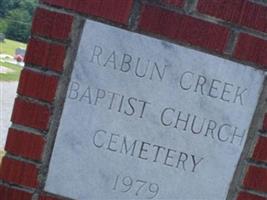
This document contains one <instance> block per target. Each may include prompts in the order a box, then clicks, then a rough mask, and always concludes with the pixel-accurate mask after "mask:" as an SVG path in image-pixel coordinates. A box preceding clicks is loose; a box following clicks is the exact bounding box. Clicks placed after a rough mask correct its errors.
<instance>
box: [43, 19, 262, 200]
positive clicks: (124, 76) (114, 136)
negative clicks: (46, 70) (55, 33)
mask: <svg viewBox="0 0 267 200" xmlns="http://www.w3.org/2000/svg"><path fill="white" fill-rule="evenodd" d="M263 79H264V73H263V72H262V71H258V70H255V69H252V68H250V67H248V66H245V65H241V64H238V63H235V62H232V61H229V60H225V59H222V58H219V57H216V56H213V55H209V54H206V53H202V52H198V51H195V50H192V49H188V48H185V47H182V46H178V45H174V44H172V43H168V42H165V41H161V40H157V39H153V38H150V37H146V36H143V35H140V34H136V33H131V32H128V31H125V30H122V29H119V28H115V27H112V26H108V25H104V24H101V23H97V22H94V21H90V20H88V21H87V22H86V24H85V27H84V30H83V34H82V38H81V42H80V46H79V50H78V55H77V58H76V61H75V66H74V70H73V73H72V77H71V82H70V84H69V88H68V93H67V97H66V101H65V106H64V109H63V113H62V117H61V121H60V125H59V129H58V133H57V138H56V143H55V147H54V150H53V154H52V159H51V163H50V166H49V173H48V178H47V182H46V185H45V190H46V191H48V192H51V193H54V194H59V195H62V196H65V197H69V198H72V199H78V200H115V199H116V200H129V199H161V200H215V199H216V200H223V199H226V196H227V192H228V189H229V185H230V182H231V180H232V178H233V174H234V171H235V168H236V166H237V163H238V160H239V157H240V154H241V152H242V149H243V147H244V143H245V141H246V137H247V133H248V129H249V127H250V123H251V120H252V117H253V114H254V112H255V108H256V105H257V101H258V98H259V94H260V92H261V88H262V84H263Z"/></svg>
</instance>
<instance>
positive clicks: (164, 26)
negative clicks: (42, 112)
mask: <svg viewBox="0 0 267 200" xmlns="http://www.w3.org/2000/svg"><path fill="white" fill-rule="evenodd" d="M139 29H140V30H142V31H145V32H150V33H155V34H159V35H162V36H165V37H167V38H170V39H172V40H175V41H182V42H184V43H189V44H192V45H196V46H200V47H202V48H206V49H209V50H213V51H216V52H219V53H222V52H223V51H224V49H225V46H226V42H227V39H228V35H229V31H228V29H226V28H224V27H222V26H219V25H216V24H212V23H209V22H205V21H202V20H199V19H196V18H193V17H189V16H185V15H181V14H177V13H174V12H171V11H167V10H163V9H161V8H159V7H154V6H150V5H146V6H144V7H143V9H142V13H141V19H140V24H139Z"/></svg>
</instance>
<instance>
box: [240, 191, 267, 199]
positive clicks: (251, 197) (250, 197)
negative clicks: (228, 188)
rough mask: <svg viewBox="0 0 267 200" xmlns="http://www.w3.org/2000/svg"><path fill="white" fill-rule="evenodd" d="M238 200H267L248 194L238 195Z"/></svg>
mask: <svg viewBox="0 0 267 200" xmlns="http://www.w3.org/2000/svg"><path fill="white" fill-rule="evenodd" d="M237 200H267V198H264V197H260V196H256V195H253V194H249V193H246V192H240V193H239V194H238V197H237Z"/></svg>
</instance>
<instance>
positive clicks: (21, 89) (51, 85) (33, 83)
mask: <svg viewBox="0 0 267 200" xmlns="http://www.w3.org/2000/svg"><path fill="white" fill-rule="evenodd" d="M57 84H58V78H57V77H55V76H47V75H45V74H41V73H37V72H33V71H30V70H27V69H23V71H22V73H21V75H20V81H19V86H18V91H17V92H18V94H20V95H23V96H29V97H33V98H36V99H40V100H43V101H48V102H52V101H53V100H54V98H55V94H56V89H57Z"/></svg>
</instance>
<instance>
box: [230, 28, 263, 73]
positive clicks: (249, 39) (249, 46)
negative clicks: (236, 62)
mask: <svg viewBox="0 0 267 200" xmlns="http://www.w3.org/2000/svg"><path fill="white" fill-rule="evenodd" d="M266 54H267V41H266V40H262V39H259V38H256V37H254V36H251V35H248V34H245V33H241V34H240V35H239V38H238V42H237V44H236V47H235V51H234V57H235V58H237V59H240V60H245V61H249V62H253V63H256V64H258V65H261V66H264V67H265V68H266V67H267V57H266Z"/></svg>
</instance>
